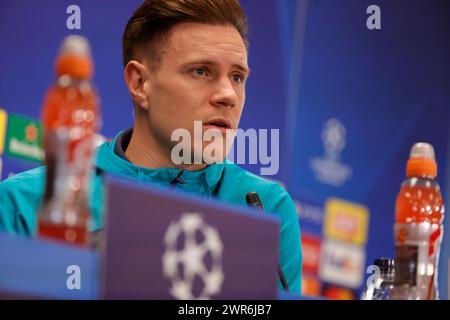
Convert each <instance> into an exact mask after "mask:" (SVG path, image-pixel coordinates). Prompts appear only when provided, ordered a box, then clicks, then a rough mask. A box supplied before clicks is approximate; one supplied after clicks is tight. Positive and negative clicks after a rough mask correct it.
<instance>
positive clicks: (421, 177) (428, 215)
mask: <svg viewBox="0 0 450 320" xmlns="http://www.w3.org/2000/svg"><path fill="white" fill-rule="evenodd" d="M406 176H407V179H406V180H405V181H404V182H403V183H402V185H401V188H400V192H399V194H398V196H397V201H396V212H395V226H394V239H395V243H396V283H402V284H408V285H409V286H410V287H411V288H414V291H416V292H417V298H418V299H427V300H430V299H438V298H439V295H438V284H437V271H438V262H439V252H440V247H441V241H442V237H443V225H442V223H443V220H444V203H443V200H442V195H441V191H440V187H439V184H438V182H437V181H436V177H437V164H436V160H435V154H434V148H433V146H431V145H430V144H428V143H416V144H414V146H413V147H412V149H411V153H410V158H409V160H408V163H407V165H406ZM412 266H414V268H412ZM411 273H413V275H412V277H411Z"/></svg>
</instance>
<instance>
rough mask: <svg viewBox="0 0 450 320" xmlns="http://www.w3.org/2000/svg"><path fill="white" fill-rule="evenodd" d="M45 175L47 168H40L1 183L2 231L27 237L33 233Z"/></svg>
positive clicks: (0, 215)
mask: <svg viewBox="0 0 450 320" xmlns="http://www.w3.org/2000/svg"><path fill="white" fill-rule="evenodd" d="M45 174H46V170H45V167H38V168H35V169H31V170H28V171H24V172H22V173H19V174H16V175H14V176H13V177H11V178H8V179H6V180H5V181H3V182H1V183H0V231H8V232H12V233H19V234H27V235H30V234H32V233H33V229H34V225H35V222H36V217H35V214H36V211H37V209H38V207H39V205H40V201H41V199H42V194H43V190H44V183H45Z"/></svg>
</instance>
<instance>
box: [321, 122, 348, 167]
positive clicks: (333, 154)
mask: <svg viewBox="0 0 450 320" xmlns="http://www.w3.org/2000/svg"><path fill="white" fill-rule="evenodd" d="M345 138H346V129H345V127H344V125H343V124H342V123H341V122H340V121H339V120H337V119H329V120H328V121H327V122H326V123H325V124H324V126H323V129H322V142H323V146H324V149H325V154H326V156H327V158H329V159H333V160H337V159H339V156H340V154H341V152H342V150H343V149H344V148H345V144H346V139H345Z"/></svg>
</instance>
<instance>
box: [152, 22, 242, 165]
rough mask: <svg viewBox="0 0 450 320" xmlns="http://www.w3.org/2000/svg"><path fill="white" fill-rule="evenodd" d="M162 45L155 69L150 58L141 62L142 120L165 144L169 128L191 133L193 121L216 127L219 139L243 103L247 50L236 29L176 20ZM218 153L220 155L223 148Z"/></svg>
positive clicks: (236, 118)
mask: <svg viewBox="0 0 450 320" xmlns="http://www.w3.org/2000/svg"><path fill="white" fill-rule="evenodd" d="M164 46H165V47H164V50H162V56H161V61H160V63H159V64H158V66H157V67H156V68H153V69H156V70H153V69H152V68H150V66H151V63H152V62H151V61H149V65H150V66H149V65H147V66H148V67H147V68H148V70H149V73H150V76H149V84H148V86H146V89H145V91H146V95H147V98H148V101H149V109H148V113H147V116H148V119H147V120H148V124H149V128H150V131H151V132H152V133H153V135H154V137H155V139H156V140H157V142H158V143H159V144H160V145H161V147H163V148H164V149H171V148H173V146H174V145H176V144H177V143H178V141H171V135H172V133H173V132H174V130H176V129H179V128H184V129H187V130H188V131H189V132H190V133H191V137H192V138H194V121H202V123H203V125H202V131H203V132H204V131H205V130H207V129H216V130H220V131H221V132H222V134H223V137H224V141H225V130H224V129H226V128H227V127H228V129H237V128H238V125H239V120H240V117H241V113H242V109H243V106H244V102H245V82H246V79H247V76H248V65H247V50H246V47H245V45H244V42H243V40H242V38H241V36H240V34H239V32H238V31H237V30H236V29H235V28H234V27H232V26H219V25H217V26H216V25H207V24H198V23H182V24H178V25H176V26H175V27H173V29H171V32H170V34H169V37H168V39H167V41H166V42H165V43H164ZM216 132H217V131H216ZM197 140H198V138H197ZM191 142H192V150H191V152H192V154H193V151H194V150H193V148H194V143H193V140H192V141H191ZM208 144H209V143H205V142H203V143H202V144H200V145H201V146H202V149H204V148H205V147H206V146H207V145H208ZM228 147H230V146H228ZM221 152H222V153H223V155H224V157H225V155H226V150H225V149H223V150H221Z"/></svg>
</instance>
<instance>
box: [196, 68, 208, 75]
mask: <svg viewBox="0 0 450 320" xmlns="http://www.w3.org/2000/svg"><path fill="white" fill-rule="evenodd" d="M193 72H194V73H195V74H196V75H197V76H205V75H206V70H205V68H195V69H194V70H193Z"/></svg>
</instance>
